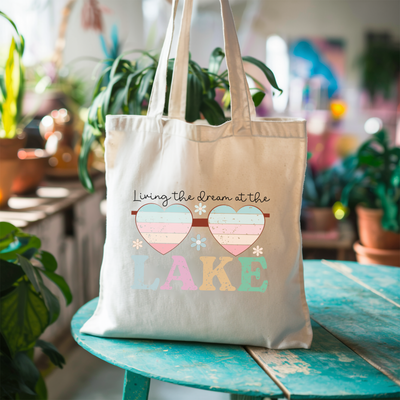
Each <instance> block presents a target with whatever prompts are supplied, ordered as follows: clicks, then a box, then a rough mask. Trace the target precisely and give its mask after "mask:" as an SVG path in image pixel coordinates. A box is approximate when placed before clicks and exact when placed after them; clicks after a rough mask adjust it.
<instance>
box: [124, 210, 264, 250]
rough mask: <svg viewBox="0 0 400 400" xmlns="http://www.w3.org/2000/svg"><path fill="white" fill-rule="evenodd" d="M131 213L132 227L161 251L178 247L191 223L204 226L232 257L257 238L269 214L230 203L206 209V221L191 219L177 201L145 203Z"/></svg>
mask: <svg viewBox="0 0 400 400" xmlns="http://www.w3.org/2000/svg"><path fill="white" fill-rule="evenodd" d="M132 214H134V215H136V226H137V228H138V231H139V233H140V234H141V235H142V237H143V239H144V240H145V241H146V242H147V243H148V244H149V245H150V246H151V247H152V248H153V249H154V250H156V251H158V252H159V253H161V254H166V253H168V252H170V251H171V250H173V249H174V248H175V247H176V246H178V245H179V244H180V243H181V242H182V241H183V240H184V239H185V238H186V236H187V235H188V233H189V231H190V229H191V228H192V226H203V227H207V225H208V227H209V229H210V232H211V234H212V235H213V237H214V239H215V240H216V241H217V242H218V243H219V244H220V245H221V246H222V247H223V248H224V249H225V250H226V251H228V252H229V253H231V254H233V255H234V256H237V255H239V254H241V253H243V252H244V251H246V250H247V249H248V248H249V247H250V246H251V245H252V244H253V243H254V242H255V241H256V240H257V239H258V238H259V237H260V235H261V233H262V231H263V230H264V217H267V216H269V214H263V213H262V211H261V210H259V209H258V208H257V207H253V206H245V207H242V208H241V209H240V210H238V211H237V212H236V211H235V210H234V209H233V208H232V207H230V206H218V207H215V208H214V209H213V210H212V211H211V212H210V215H209V216H208V222H207V220H206V219H197V220H193V217H192V213H191V212H190V210H189V209H188V208H187V207H185V206H183V205H180V204H174V205H171V206H169V207H168V208H165V209H164V208H162V207H160V206H159V205H157V204H146V205H144V206H143V207H141V208H140V209H139V210H138V211H137V212H132ZM194 222H195V223H194Z"/></svg>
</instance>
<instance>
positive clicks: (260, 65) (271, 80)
mask: <svg viewBox="0 0 400 400" xmlns="http://www.w3.org/2000/svg"><path fill="white" fill-rule="evenodd" d="M242 59H243V61H246V62H249V63H251V64H253V65H255V66H256V67H258V68H259V69H261V71H262V72H263V73H264V75H265V76H266V78H267V79H268V82H269V83H270V84H271V86H272V87H273V88H274V89H276V90H278V91H279V92H281V93H282V92H283V90H282V89H281V88H280V87H279V86H278V84H277V83H276V79H275V75H274V73H273V72H272V71H271V70H270V69H269V68H268V67H267V66H266V65H265V64H264V63H263V62H261V61H259V60H257V59H256V58H254V57H250V56H245V57H242Z"/></svg>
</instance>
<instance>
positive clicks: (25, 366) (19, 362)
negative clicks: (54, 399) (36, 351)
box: [13, 352, 40, 394]
mask: <svg viewBox="0 0 400 400" xmlns="http://www.w3.org/2000/svg"><path fill="white" fill-rule="evenodd" d="M13 365H14V367H15V369H16V371H17V373H18V375H19V376H20V378H21V380H22V381H23V382H24V384H25V385H26V386H27V387H28V388H29V389H30V390H32V392H34V394H35V387H36V384H37V382H38V380H39V375H40V374H39V371H38V369H37V368H36V366H35V364H34V363H33V361H32V360H31V359H30V358H29V357H28V356H27V355H26V354H25V353H23V352H18V353H17V354H16V355H15V357H14V359H13Z"/></svg>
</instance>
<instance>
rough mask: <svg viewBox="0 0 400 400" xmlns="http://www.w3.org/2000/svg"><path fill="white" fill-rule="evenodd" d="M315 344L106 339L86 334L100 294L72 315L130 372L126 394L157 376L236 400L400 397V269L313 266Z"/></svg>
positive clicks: (98, 349) (310, 290) (80, 338)
mask: <svg viewBox="0 0 400 400" xmlns="http://www.w3.org/2000/svg"><path fill="white" fill-rule="evenodd" d="M305 283H306V295H307V301H308V304H309V307H310V312H311V317H312V325H313V330H314V340H313V344H312V346H311V349H309V350H303V349H296V350H268V349H264V348H257V347H251V346H245V347H242V346H230V345H218V344H204V343H190V342H168V341H158V340H134V339H131V340H129V339H106V338H98V337H94V336H90V335H85V334H81V333H80V332H79V329H80V328H81V326H82V325H83V324H84V322H85V321H86V320H88V319H89V317H90V316H91V315H92V314H93V312H94V310H95V308H96V304H97V299H94V300H92V301H90V302H89V303H87V304H86V305H85V306H83V307H82V308H81V309H80V310H79V311H78V312H77V313H76V314H75V316H74V318H73V320H72V334H73V336H74V338H75V340H76V341H77V343H78V344H79V345H80V346H82V347H83V348H84V349H86V350H87V351H89V352H90V353H92V354H94V355H95V356H97V357H99V358H101V359H103V360H104V361H107V362H109V363H111V364H113V365H116V366H117V367H120V368H123V369H124V370H125V371H126V372H125V382H124V392H123V400H145V399H147V398H148V393H149V388H150V379H151V378H152V379H159V380H162V381H166V382H171V383H175V384H178V385H185V386H191V387H195V388H199V389H207V390H215V391H221V392H226V393H231V398H232V400H244V399H248V400H250V399H257V398H259V399H262V398H265V397H269V398H282V397H286V398H288V399H317V398H318V399H372V398H400V268H395V267H384V266H365V265H359V264H357V263H352V262H328V261H325V262H321V261H306V262H305Z"/></svg>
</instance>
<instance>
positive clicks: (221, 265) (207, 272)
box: [132, 255, 268, 293]
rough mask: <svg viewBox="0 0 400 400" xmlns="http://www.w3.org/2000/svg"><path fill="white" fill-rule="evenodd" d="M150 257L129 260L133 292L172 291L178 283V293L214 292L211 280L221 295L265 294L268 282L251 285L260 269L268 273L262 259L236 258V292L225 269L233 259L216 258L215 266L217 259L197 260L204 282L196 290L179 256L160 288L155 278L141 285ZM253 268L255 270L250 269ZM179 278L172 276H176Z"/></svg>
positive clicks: (136, 257) (185, 263)
mask: <svg viewBox="0 0 400 400" xmlns="http://www.w3.org/2000/svg"><path fill="white" fill-rule="evenodd" d="M148 258H149V256H145V255H142V256H132V260H133V262H134V268H135V272H134V273H135V278H134V284H133V286H132V288H133V289H143V290H157V289H159V290H172V286H171V285H170V283H171V281H181V282H182V286H181V288H180V290H203V291H210V290H216V288H215V286H214V284H213V280H214V278H215V277H216V278H217V279H218V280H219V282H220V284H221V286H220V288H219V290H220V291H229V292H232V291H235V290H237V291H239V292H262V293H263V292H265V291H266V290H267V285H268V281H267V280H264V281H263V282H262V283H261V285H260V286H252V285H251V277H252V276H254V277H255V278H256V279H257V280H259V279H260V276H261V272H260V268H262V269H267V262H266V261H265V258H264V257H238V260H239V262H240V264H241V268H242V272H241V285H240V286H239V288H237V289H236V288H235V287H234V286H233V285H232V284H231V282H230V280H229V277H228V275H227V273H226V272H225V267H226V266H227V265H228V264H229V263H230V262H231V261H232V260H233V258H232V257H219V261H218V262H215V260H216V259H217V258H216V257H200V261H201V262H202V263H203V282H202V285H201V286H200V287H199V288H198V287H197V286H196V285H195V283H194V282H193V278H192V274H191V273H190V270H189V267H188V265H187V262H186V259H185V258H184V257H182V256H172V261H173V262H172V266H171V269H170V271H169V273H168V276H167V279H166V281H165V283H164V284H163V285H162V286H160V288H159V285H160V278H156V279H155V280H154V282H153V283H152V284H151V285H146V284H145V283H144V268H145V263H146V260H147V259H148ZM253 267H255V268H253ZM177 271H178V272H179V274H178V275H175V273H176V272H177Z"/></svg>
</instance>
